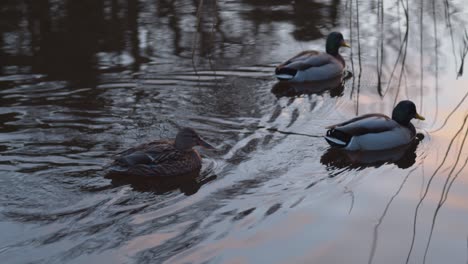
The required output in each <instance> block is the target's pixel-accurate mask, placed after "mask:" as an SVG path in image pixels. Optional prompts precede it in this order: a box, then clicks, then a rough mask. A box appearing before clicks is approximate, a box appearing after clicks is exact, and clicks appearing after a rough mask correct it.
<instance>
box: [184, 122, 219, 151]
mask: <svg viewBox="0 0 468 264" xmlns="http://www.w3.org/2000/svg"><path fill="white" fill-rule="evenodd" d="M195 146H201V147H204V148H207V149H215V147H213V146H211V145H210V144H208V143H207V142H206V141H204V140H203V139H202V138H201V137H200V136H199V135H198V134H197V132H195V130H193V129H192V128H189V127H184V128H182V129H181V130H179V132H178V133H177V136H176V138H175V147H176V148H177V149H179V150H184V151H187V150H191V149H192V148H193V147H195Z"/></svg>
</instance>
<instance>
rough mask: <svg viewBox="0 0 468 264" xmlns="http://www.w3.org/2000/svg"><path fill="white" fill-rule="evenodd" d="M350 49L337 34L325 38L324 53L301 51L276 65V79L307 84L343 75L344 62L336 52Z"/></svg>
mask: <svg viewBox="0 0 468 264" xmlns="http://www.w3.org/2000/svg"><path fill="white" fill-rule="evenodd" d="M340 47H350V46H349V44H348V43H346V41H345V40H344V39H343V35H342V34H341V33H339V32H332V33H330V34H329V35H328V37H327V43H326V53H325V52H319V51H315V50H306V51H303V52H301V53H299V54H297V55H296V56H294V57H292V58H291V59H289V60H287V61H286V62H284V63H282V64H280V65H278V66H277V67H276V70H275V74H276V78H278V79H279V80H280V81H290V82H307V81H320V80H328V79H331V78H334V77H337V76H340V75H341V74H343V69H344V67H345V61H344V59H343V57H341V55H340V53H339V52H338V50H339V49H340Z"/></svg>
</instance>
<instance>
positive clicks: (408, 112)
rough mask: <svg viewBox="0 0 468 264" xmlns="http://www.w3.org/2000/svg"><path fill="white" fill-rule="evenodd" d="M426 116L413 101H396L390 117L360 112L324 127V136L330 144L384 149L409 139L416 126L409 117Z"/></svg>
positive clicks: (350, 147)
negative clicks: (417, 108)
mask: <svg viewBox="0 0 468 264" xmlns="http://www.w3.org/2000/svg"><path fill="white" fill-rule="evenodd" d="M413 118H416V119H419V120H425V119H424V117H422V116H421V115H419V114H418V113H417V112H416V106H415V105H414V103H413V102H411V101H408V100H405V101H401V102H399V103H398V104H397V105H396V106H395V108H394V109H393V112H392V118H389V117H388V116H386V115H383V114H367V115H362V116H359V117H356V118H353V119H351V120H348V121H346V122H343V123H340V124H336V125H332V126H329V127H327V129H329V130H328V131H327V134H326V136H325V139H326V140H327V142H328V143H329V144H330V145H331V146H332V147H338V148H343V149H346V150H383V149H391V148H395V147H398V146H402V145H405V144H408V143H410V142H411V141H412V140H413V139H414V137H415V135H416V129H415V128H414V126H413V124H411V122H410V121H411V119H413Z"/></svg>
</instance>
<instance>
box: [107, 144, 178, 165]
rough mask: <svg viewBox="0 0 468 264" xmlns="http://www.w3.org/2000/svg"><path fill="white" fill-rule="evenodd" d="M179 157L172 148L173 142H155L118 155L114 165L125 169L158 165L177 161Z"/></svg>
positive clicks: (176, 151)
mask: <svg viewBox="0 0 468 264" xmlns="http://www.w3.org/2000/svg"><path fill="white" fill-rule="evenodd" d="M179 155H180V152H179V151H178V150H177V149H176V148H175V147H174V144H173V141H169V140H157V141H153V142H149V143H145V144H142V145H139V146H136V147H133V148H130V149H127V150H125V151H123V152H121V153H119V154H118V155H117V156H116V157H115V158H114V164H116V165H119V166H125V167H129V166H134V165H138V164H151V163H152V164H158V163H162V162H164V161H167V160H171V159H177V158H178V156H179Z"/></svg>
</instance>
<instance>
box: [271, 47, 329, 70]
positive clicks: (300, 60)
mask: <svg viewBox="0 0 468 264" xmlns="http://www.w3.org/2000/svg"><path fill="white" fill-rule="evenodd" d="M332 60H333V57H332V56H331V55H329V54H327V53H323V52H318V51H315V50H307V51H303V52H301V53H299V54H297V55H296V56H294V57H292V58H291V59H289V60H287V61H285V62H284V63H282V64H280V65H278V67H276V70H277V71H279V70H281V69H282V68H288V69H293V70H296V71H303V70H307V69H309V68H311V67H320V66H323V65H326V64H328V63H330V62H331V61H332Z"/></svg>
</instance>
